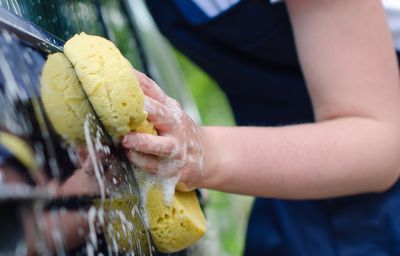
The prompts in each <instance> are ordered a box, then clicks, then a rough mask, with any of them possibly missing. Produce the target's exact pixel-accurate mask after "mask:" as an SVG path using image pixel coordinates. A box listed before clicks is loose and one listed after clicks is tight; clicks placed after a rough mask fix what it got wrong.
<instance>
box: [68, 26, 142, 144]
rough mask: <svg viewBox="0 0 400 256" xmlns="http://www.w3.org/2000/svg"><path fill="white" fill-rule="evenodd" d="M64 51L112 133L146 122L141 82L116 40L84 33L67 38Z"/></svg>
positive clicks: (119, 132)
mask: <svg viewBox="0 0 400 256" xmlns="http://www.w3.org/2000/svg"><path fill="white" fill-rule="evenodd" d="M64 54H65V56H66V57H67V58H68V60H69V61H70V62H71V63H72V65H73V67H74V70H75V73H76V76H77V77H78V79H79V81H80V82H81V84H82V87H83V89H84V90H85V92H86V94H87V95H88V97H89V98H90V102H91V104H92V105H93V108H94V110H95V111H96V113H97V114H98V115H99V117H100V120H101V121H102V123H103V125H104V126H105V128H106V130H107V132H108V133H109V134H110V135H112V136H116V137H119V136H122V135H125V134H127V133H129V132H130V131H132V130H136V128H138V127H139V126H140V125H142V123H143V122H145V120H146V117H147V113H146V112H145V111H144V109H143V104H144V103H143V102H144V95H143V92H142V90H141V88H140V86H139V82H138V80H137V79H136V76H135V74H134V73H133V71H132V66H131V64H130V63H129V62H128V60H126V59H125V58H124V57H123V56H122V54H121V53H120V52H119V50H118V49H117V48H116V47H115V46H114V44H113V43H112V42H110V41H108V40H106V39H104V38H102V37H98V36H90V35H86V34H84V33H81V34H79V35H76V36H74V37H72V38H71V39H70V40H68V41H67V42H66V44H65V45H64Z"/></svg>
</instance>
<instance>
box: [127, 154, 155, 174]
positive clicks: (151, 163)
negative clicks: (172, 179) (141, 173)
mask: <svg viewBox="0 0 400 256" xmlns="http://www.w3.org/2000/svg"><path fill="white" fill-rule="evenodd" d="M126 156H127V157H128V159H129V161H130V162H131V163H132V164H133V165H134V166H136V167H137V168H139V169H141V170H145V171H147V172H148V173H151V174H156V173H157V171H158V165H159V161H160V160H159V159H157V157H155V156H151V155H144V154H142V153H139V152H136V151H133V150H129V151H127V152H126Z"/></svg>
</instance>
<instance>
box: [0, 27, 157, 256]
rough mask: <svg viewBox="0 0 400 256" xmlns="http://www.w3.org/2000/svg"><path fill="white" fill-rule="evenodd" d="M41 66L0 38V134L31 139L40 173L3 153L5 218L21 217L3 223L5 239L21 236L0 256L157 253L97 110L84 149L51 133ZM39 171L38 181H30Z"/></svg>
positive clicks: (126, 168) (0, 190) (128, 174)
mask: <svg viewBox="0 0 400 256" xmlns="http://www.w3.org/2000/svg"><path fill="white" fill-rule="evenodd" d="M43 63H44V56H43V55H42V54H41V53H40V52H37V51H36V50H34V49H32V48H29V47H27V46H25V45H24V44H23V43H22V42H20V41H19V40H18V39H16V38H14V37H13V36H12V35H10V34H9V33H8V32H6V31H2V32H1V36H0V71H1V72H0V74H1V81H0V89H1V92H0V107H1V110H2V111H1V119H0V132H2V133H4V134H11V135H12V138H15V139H16V140H22V141H25V142H26V143H25V144H24V145H26V146H25V147H29V148H30V150H28V151H27V152H32V154H33V159H35V160H36V161H37V167H36V168H35V170H29V169H30V168H29V167H28V166H24V165H23V164H21V161H20V160H18V157H17V155H18V154H19V152H20V151H21V150H12V149H10V148H5V149H4V151H8V152H7V153H8V154H6V153H2V156H1V157H2V158H3V159H2V160H1V161H0V173H1V177H2V179H1V183H0V205H3V206H7V209H10V211H4V212H2V213H0V214H1V215H3V214H4V215H7V214H9V213H10V212H14V213H15V214H16V216H18V217H17V218H13V219H12V221H13V222H14V224H15V225H12V226H16V227H18V226H19V227H20V229H15V228H13V229H10V228H8V226H7V225H0V227H1V228H0V234H8V235H9V236H10V234H13V235H14V238H15V239H7V241H2V242H1V243H0V253H11V254H14V253H15V254H27V253H31V252H36V253H38V254H53V253H56V254H58V255H65V254H71V253H78V254H80V253H84V254H87V255H93V254H95V253H99V252H103V253H108V254H114V253H124V252H132V253H133V252H134V253H136V254H138V255H151V253H152V252H151V248H152V246H151V243H150V238H149V235H148V232H147V230H146V229H145V225H144V222H143V219H142V217H141V215H140V212H139V211H138V204H139V196H138V190H137V189H138V188H137V184H136V183H135V180H134V175H133V171H132V170H131V167H130V165H129V164H128V163H127V162H126V161H125V159H122V158H121V155H123V154H118V150H119V149H118V148H117V147H115V146H114V145H113V143H112V141H111V140H110V138H109V136H108V135H107V134H106V133H105V132H104V129H103V127H102V125H101V123H100V122H99V121H98V119H97V118H96V114H95V113H94V112H92V113H91V114H89V115H88V116H87V119H86V122H85V126H84V129H85V139H86V147H84V148H79V147H77V146H76V145H69V144H67V143H65V142H64V141H63V139H62V138H60V137H59V136H58V135H57V134H55V133H54V132H53V130H54V129H53V128H52V127H51V126H50V122H49V121H48V120H47V117H46V115H45V111H44V109H43V105H42V103H41V102H40V95H39V89H38V86H39V81H38V79H39V77H40V72H41V67H42V66H43ZM13 151H14V152H13ZM17 151H19V152H17ZM85 162H86V163H87V162H91V163H90V164H89V165H90V166H91V169H92V170H85V169H84V168H83V167H84V164H85ZM86 168H87V166H86ZM33 172H37V173H39V176H40V178H39V179H38V178H37V177H32V176H34V175H32V173H33ZM91 172H93V173H91ZM29 177H30V178H31V179H29ZM10 185H11V186H10ZM10 189H11V190H10ZM7 191H8V192H7ZM15 192H17V193H15ZM9 205H13V206H12V207H10V206H9ZM12 209H14V210H12ZM6 221H9V219H4V218H1V219H0V222H6ZM124 241H125V243H124ZM3 243H4V244H3Z"/></svg>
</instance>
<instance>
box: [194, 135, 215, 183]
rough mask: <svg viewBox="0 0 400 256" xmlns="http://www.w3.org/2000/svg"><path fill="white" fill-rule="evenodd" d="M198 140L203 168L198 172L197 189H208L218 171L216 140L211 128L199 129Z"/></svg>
mask: <svg viewBox="0 0 400 256" xmlns="http://www.w3.org/2000/svg"><path fill="white" fill-rule="evenodd" d="M200 140H201V143H202V145H203V152H204V157H203V166H202V169H201V170H200V173H199V177H198V182H197V187H198V188H210V187H211V182H212V180H213V177H214V176H215V175H216V172H217V171H218V170H219V169H220V168H219V167H218V166H219V159H220V158H219V154H218V150H217V143H218V138H215V137H214V136H213V133H212V128H211V127H200Z"/></svg>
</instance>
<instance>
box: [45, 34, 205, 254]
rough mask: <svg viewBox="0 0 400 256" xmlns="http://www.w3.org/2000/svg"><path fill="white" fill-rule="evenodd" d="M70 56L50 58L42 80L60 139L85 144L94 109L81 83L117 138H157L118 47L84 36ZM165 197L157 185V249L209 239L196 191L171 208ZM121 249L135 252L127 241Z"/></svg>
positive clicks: (150, 206)
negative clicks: (137, 135) (89, 116)
mask: <svg viewBox="0 0 400 256" xmlns="http://www.w3.org/2000/svg"><path fill="white" fill-rule="evenodd" d="M64 54H65V55H63V54H61V53H56V54H53V55H50V56H49V58H48V61H47V63H46V65H45V67H44V69H43V74H42V79H41V91H42V101H43V105H44V106H45V109H46V112H47V114H48V116H49V119H50V121H51V123H52V124H53V126H54V128H55V129H56V131H57V132H58V133H59V134H60V135H62V136H63V137H65V138H66V139H67V140H69V141H70V142H75V143H81V142H83V141H84V136H83V129H82V126H83V122H84V119H85V118H86V115H87V113H88V111H89V106H88V104H87V102H86V100H85V99H84V96H85V95H84V93H83V91H82V89H81V88H80V85H79V82H80V84H81V86H82V87H83V89H84V91H85V93H86V95H87V96H88V98H89V99H90V102H91V104H92V106H93V108H94V109H95V111H96V113H97V114H98V115H99V118H100V121H101V122H102V124H103V125H104V126H105V128H106V130H107V132H108V133H109V134H110V135H111V136H113V137H115V138H118V137H120V136H122V135H125V134H127V133H129V132H130V131H132V130H133V131H138V132H144V133H151V134H156V131H155V129H154V127H153V125H152V124H150V123H149V122H148V121H147V120H146V118H147V113H146V112H145V110H144V107H143V105H144V94H143V92H142V90H141V88H140V86H139V83H138V80H137V78H136V76H135V74H134V72H133V70H132V66H131V64H130V63H129V62H128V61H127V60H126V59H125V58H124V57H123V56H122V55H121V53H120V52H119V50H118V49H117V48H116V47H115V46H114V44H113V43H111V42H110V41H108V40H106V39H104V38H101V37H98V36H90V35H86V34H84V33H81V34H79V35H75V36H74V37H73V38H71V39H70V40H68V41H67V42H66V44H65V46H64ZM139 183H140V182H139ZM139 185H140V184H139ZM162 192H163V191H161V189H160V188H158V187H157V186H154V187H152V188H150V189H149V190H148V194H147V196H145V197H144V198H147V200H146V202H145V203H144V206H145V213H146V215H147V219H148V224H149V228H150V233H151V235H152V238H153V241H154V243H155V245H156V247H157V249H158V250H159V251H161V252H176V251H179V250H182V249H184V248H186V247H188V246H190V245H192V244H193V243H195V242H196V241H197V240H198V239H200V238H201V237H202V236H203V235H204V234H205V232H206V221H205V218H204V215H203V212H202V211H201V209H200V207H199V202H198V200H197V197H196V194H195V192H188V193H182V192H176V194H175V196H174V198H173V202H172V204H171V205H167V204H166V203H165V202H164V197H163V193H162ZM118 244H119V245H120V247H121V248H129V244H128V241H127V240H126V239H120V240H119V241H118Z"/></svg>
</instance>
